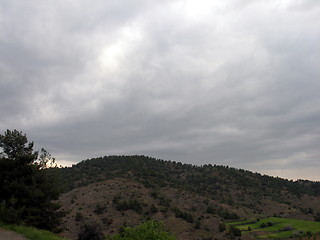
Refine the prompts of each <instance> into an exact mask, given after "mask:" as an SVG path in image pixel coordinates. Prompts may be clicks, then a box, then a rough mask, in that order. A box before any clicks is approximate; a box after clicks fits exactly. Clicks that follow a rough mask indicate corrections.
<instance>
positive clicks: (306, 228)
mask: <svg viewBox="0 0 320 240" xmlns="http://www.w3.org/2000/svg"><path fill="white" fill-rule="evenodd" d="M227 225H228V226H231V225H234V226H236V227H237V228H238V229H240V230H241V233H242V234H253V235H259V236H257V238H259V239H260V238H262V239H263V238H267V239H281V238H288V237H299V236H301V237H304V236H311V235H315V234H316V233H320V222H311V221H304V220H296V219H288V218H277V217H270V218H264V219H260V220H246V221H240V222H231V223H227ZM258 233H259V234H258Z"/></svg>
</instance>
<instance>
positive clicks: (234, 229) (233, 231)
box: [229, 225, 241, 237]
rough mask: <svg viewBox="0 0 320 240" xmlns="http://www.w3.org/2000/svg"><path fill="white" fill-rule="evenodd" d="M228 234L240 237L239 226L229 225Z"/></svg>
mask: <svg viewBox="0 0 320 240" xmlns="http://www.w3.org/2000/svg"><path fill="white" fill-rule="evenodd" d="M229 234H231V235H232V236H235V237H240V236H241V230H240V229H239V228H237V227H236V226H234V225H231V226H230V229H229Z"/></svg>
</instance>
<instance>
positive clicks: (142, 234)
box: [110, 221, 175, 240]
mask: <svg viewBox="0 0 320 240" xmlns="http://www.w3.org/2000/svg"><path fill="white" fill-rule="evenodd" d="M110 240H175V237H174V236H173V235H171V234H170V233H168V232H166V231H165V230H164V229H163V225H162V224H161V223H159V222H155V221H148V222H145V223H142V224H140V225H138V226H136V227H124V229H123V232H122V233H119V234H116V235H114V236H112V237H111V238H110Z"/></svg>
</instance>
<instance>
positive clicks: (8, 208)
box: [0, 130, 61, 230]
mask: <svg viewBox="0 0 320 240" xmlns="http://www.w3.org/2000/svg"><path fill="white" fill-rule="evenodd" d="M33 145H34V144H33V142H28V139H27V136H26V135H25V134H23V133H22V132H19V131H17V130H13V131H10V130H7V131H6V132H5V133H4V134H3V135H1V134H0V148H1V149H2V151H1V152H0V169H1V175H0V192H1V197H0V221H3V222H5V223H14V224H27V225H32V226H36V227H39V228H43V229H48V230H57V226H58V224H59V221H60V219H61V213H58V212H57V209H58V208H59V206H58V205H57V204H56V203H53V202H52V200H55V199H57V198H58V196H59V191H58V189H57V187H56V186H55V181H54V179H53V176H52V175H48V174H47V171H45V169H44V168H45V165H47V164H48V163H49V162H52V161H53V160H54V159H53V158H52V157H51V155H49V154H48V152H46V151H45V150H42V151H41V154H40V158H39V157H38V155H39V154H38V152H36V151H33Z"/></svg>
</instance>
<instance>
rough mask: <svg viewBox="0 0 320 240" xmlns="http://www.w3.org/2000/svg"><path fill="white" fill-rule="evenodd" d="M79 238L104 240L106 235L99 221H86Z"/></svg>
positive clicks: (79, 239) (80, 239) (83, 239)
mask: <svg viewBox="0 0 320 240" xmlns="http://www.w3.org/2000/svg"><path fill="white" fill-rule="evenodd" d="M78 240H104V235H103V233H102V230H101V227H100V226H99V225H98V224H97V223H86V224H84V225H83V226H82V227H81V230H80V233H79V235H78Z"/></svg>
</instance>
